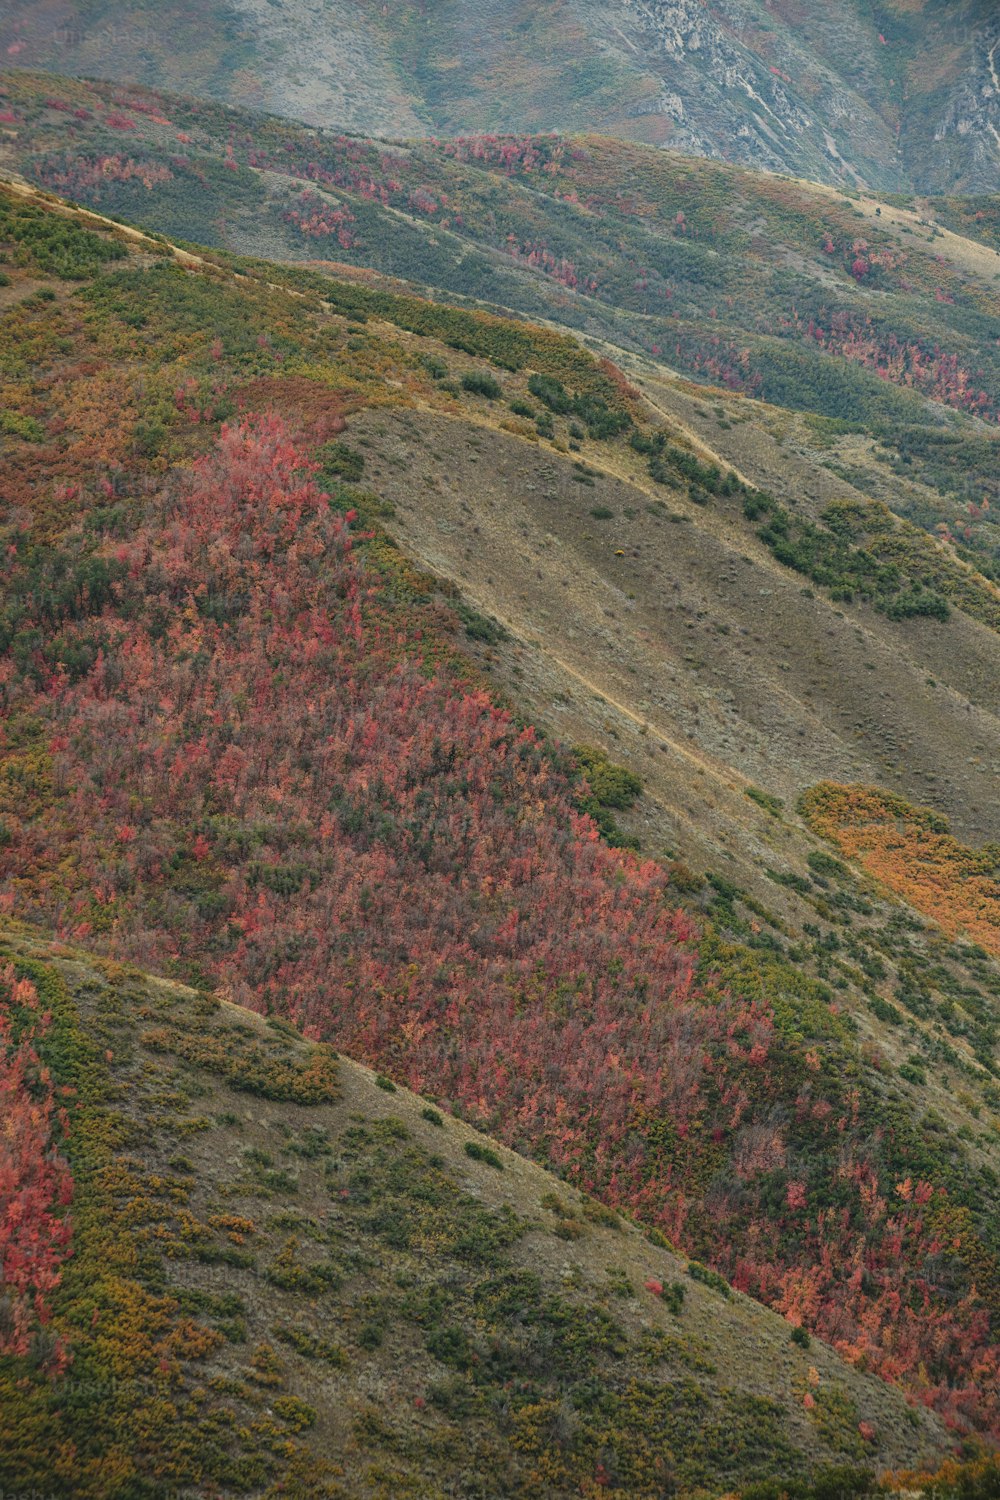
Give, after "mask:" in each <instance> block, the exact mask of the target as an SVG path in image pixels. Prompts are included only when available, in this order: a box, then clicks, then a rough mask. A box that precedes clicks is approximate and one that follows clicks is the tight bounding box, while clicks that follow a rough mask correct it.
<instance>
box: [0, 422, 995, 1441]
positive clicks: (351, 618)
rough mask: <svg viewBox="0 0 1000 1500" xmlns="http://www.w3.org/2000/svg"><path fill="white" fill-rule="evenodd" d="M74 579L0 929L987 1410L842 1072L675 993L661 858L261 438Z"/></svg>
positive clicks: (958, 1414) (47, 631)
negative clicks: (127, 962)
mask: <svg viewBox="0 0 1000 1500" xmlns="http://www.w3.org/2000/svg"><path fill="white" fill-rule="evenodd" d="M81 537H82V532H81ZM80 545H81V547H82V545H83V543H82V541H81V543H80ZM25 557H26V558H28V557H30V553H28V552H26V553H25ZM100 561H101V563H102V565H103V567H104V569H105V572H104V573H103V574H98V573H96V572H95V571H94V570H93V568H91V569H90V571H89V572H86V573H85V574H84V575H83V580H84V581H83V582H81V585H80V590H79V593H78V595H77V596H75V599H74V601H73V602H72V604H71V606H70V607H69V608H68V609H67V611H66V613H65V614H64V616H63V617H61V618H60V619H58V620H53V619H52V618H51V616H50V615H48V614H45V613H44V612H42V613H40V614H39V616H38V618H37V620H36V622H35V624H36V626H37V637H36V636H30V635H29V636H28V637H27V638H28V639H29V640H31V641H34V642H35V644H34V645H32V646H31V648H30V650H29V652H28V655H27V657H26V658H25V659H24V661H23V663H22V666H21V669H20V670H19V669H18V667H17V665H16V663H15V661H14V660H13V659H12V658H8V659H7V660H6V661H5V662H4V664H3V667H2V669H0V672H2V677H0V691H2V693H3V703H4V708H5V711H6V714H7V715H8V716H9V717H10V718H11V720H14V719H19V720H20V721H21V722H30V723H31V724H32V725H33V726H34V728H33V731H32V734H33V738H32V739H31V741H30V745H31V747H32V748H31V749H30V750H25V749H24V748H23V745H22V742H21V741H14V740H13V739H12V740H11V741H10V742H9V743H7V744H6V745H4V746H3V747H2V748H3V749H4V751H5V753H6V754H7V755H8V756H9V757H10V758H11V759H10V765H11V766H12V767H13V771H12V772H11V773H10V774H11V775H12V776H13V780H12V781H10V782H9V784H10V785H12V786H17V787H18V793H17V806H16V807H14V806H11V807H9V808H8V809H6V810H7V811H8V812H9V813H11V814H13V816H12V817H9V819H8V823H9V824H10V825H11V826H12V827H13V837H12V839H11V840H10V842H9V844H8V845H7V846H6V847H4V848H0V882H2V884H0V899H3V900H5V901H6V904H7V907H8V909H13V910H15V911H16V912H17V913H18V915H21V916H24V917H26V918H34V919H35V920H39V921H42V922H44V923H46V924H47V925H49V926H52V927H55V928H56V929H57V930H58V931H59V932H60V933H61V934H63V935H66V936H72V937H74V938H76V939H78V940H79V939H81V938H89V939H91V940H93V941H95V942H100V943H104V944H106V945H108V946H110V947H111V948H113V949H114V951H115V952H117V953H118V954H120V955H122V956H124V957H128V958H131V959H133V960H135V961H136V962H138V963H140V964H142V965H143V966H145V967H147V968H150V969H153V970H167V971H169V972H174V973H185V972H187V973H189V974H190V973H191V972H192V971H195V972H197V973H198V974H199V975H200V976H201V977H203V978H204V979H205V980H207V981H208V982H210V983H212V984H214V985H217V986H219V987H221V988H223V989H225V990H226V991H228V993H229V994H230V995H231V996H232V997H233V998H235V999H236V1000H238V1001H239V1002H241V1003H242V1004H244V1005H247V1006H249V1007H251V1008H253V1009H257V1010H265V1011H273V1012H276V1013H279V1014H281V1015H285V1016H288V1017H290V1018H291V1019H293V1020H294V1021H296V1022H297V1023H298V1024H299V1025H301V1026H302V1027H304V1028H305V1029H306V1030H307V1032H308V1033H309V1034H310V1035H319V1036H323V1037H328V1038H329V1039H331V1040H332V1041H333V1042H334V1043H335V1044H336V1045H337V1046H339V1047H340V1048H342V1049H343V1050H344V1051H345V1052H348V1053H351V1054H353V1055H355V1056H357V1057H359V1058H361V1059H363V1060H365V1061H367V1062H369V1063H372V1064H375V1065H376V1066H378V1067H379V1068H380V1069H382V1070H387V1071H391V1072H394V1073H395V1074H396V1076H398V1077H399V1078H401V1079H403V1080H405V1081H406V1082H407V1083H408V1084H409V1085H410V1086H411V1087H414V1088H416V1089H418V1090H420V1091H422V1092H424V1093H428V1094H431V1095H433V1096H434V1097H436V1098H438V1099H442V1100H445V1101H448V1102H450V1103H451V1104H452V1105H453V1106H454V1107H455V1108H457V1109H459V1110H461V1111H462V1112H464V1113H466V1114H468V1115H470V1116H472V1117H474V1118H475V1119H476V1120H477V1122H479V1123H480V1124H482V1125H484V1126H486V1127H488V1128H489V1129H491V1130H492V1131H494V1132H495V1133H496V1134H497V1135H498V1136H500V1137H501V1138H502V1139H504V1140H505V1141H507V1142H509V1143H510V1144H513V1145H515V1146H518V1147H520V1148H521V1149H522V1150H524V1151H526V1152H528V1153H530V1154H533V1155H538V1156H540V1157H542V1158H544V1159H545V1160H547V1161H549V1162H551V1163H552V1164H554V1165H555V1166H556V1167H557V1168H559V1169H560V1170H562V1171H564V1172H565V1174H566V1175H567V1176H568V1177H569V1178H570V1179H572V1180H573V1181H575V1182H577V1183H578V1184H579V1185H580V1186H582V1187H584V1188H587V1189H589V1190H591V1191H594V1192H597V1193H598V1194H600V1195H601V1196H603V1197H604V1198H605V1199H607V1200H608V1201H609V1202H611V1203H613V1204H618V1205H622V1206H625V1207H628V1208H629V1209H630V1210H631V1211H632V1212H634V1213H635V1214H637V1215H638V1216H640V1217H641V1218H643V1219H645V1220H646V1221H647V1222H650V1223H654V1224H658V1225H660V1226H661V1227H662V1228H663V1229H664V1230H665V1232H666V1233H667V1234H668V1235H669V1237H670V1238H671V1240H672V1241H674V1242H675V1243H677V1244H679V1245H681V1246H683V1247H684V1248H685V1249H687V1250H688V1251H689V1253H695V1254H698V1255H699V1257H700V1258H703V1259H710V1260H711V1261H712V1263H713V1265H714V1266H716V1268H717V1269H719V1270H721V1271H723V1272H724V1273H725V1274H726V1275H728V1276H729V1277H730V1279H732V1280H733V1281H734V1283H735V1284H736V1285H737V1286H738V1287H740V1288H741V1289H743V1290H747V1291H749V1292H751V1293H753V1294H754V1295H756V1296H758V1297H760V1298H762V1299H763V1300H765V1301H767V1302H769V1303H770V1304H772V1305H773V1306H775V1307H777V1308H779V1309H780V1310H781V1311H782V1312H784V1313H785V1314H786V1316H788V1317H789V1318H790V1319H791V1320H792V1321H794V1322H802V1323H805V1324H807V1325H808V1326H810V1327H813V1328H815V1329H816V1330H817V1331H818V1332H820V1333H821V1335H822V1336H823V1337H825V1338H828V1339H829V1340H830V1341H831V1342H833V1343H835V1344H836V1345H837V1347H838V1348H840V1349H841V1350H842V1351H843V1353H844V1354H845V1355H846V1357H847V1358H849V1359H853V1360H856V1361H859V1362H861V1361H863V1362H865V1363H866V1364H867V1366H868V1367H869V1368H871V1369H873V1370H877V1371H878V1372H879V1373H881V1374H883V1375H884V1376H886V1378H892V1379H899V1380H901V1381H902V1382H904V1383H905V1384H907V1385H909V1386H910V1388H912V1389H914V1390H916V1391H918V1392H919V1393H920V1395H921V1396H922V1398H923V1399H926V1400H928V1401H931V1402H933V1403H934V1404H935V1405H936V1406H937V1407H938V1408H939V1409H941V1410H942V1411H943V1412H945V1414H946V1415H947V1417H948V1418H949V1420H952V1421H954V1422H955V1423H956V1424H957V1425H977V1426H979V1427H981V1428H982V1427H987V1426H988V1425H989V1424H990V1422H991V1420H993V1419H994V1418H995V1413H996V1409H997V1389H996V1388H997V1371H998V1365H1000V1361H998V1355H997V1350H996V1349H995V1347H993V1346H992V1345H991V1343H990V1331H989V1318H988V1314H987V1312H986V1310H985V1308H984V1306H983V1305H982V1303H981V1302H980V1301H979V1300H978V1299H977V1298H976V1296H975V1295H974V1293H972V1292H971V1291H967V1292H966V1293H963V1294H961V1295H954V1286H955V1276H956V1274H957V1272H956V1269H955V1266H954V1265H953V1264H952V1262H951V1261H950V1259H949V1256H948V1253H947V1251H946V1249H943V1242H942V1238H941V1233H940V1231H939V1229H938V1227H937V1218H936V1216H935V1215H936V1214H937V1212H938V1210H939V1208H940V1206H941V1204H942V1202H943V1198H942V1195H941V1194H940V1193H936V1194H934V1197H933V1199H931V1198H928V1197H927V1196H925V1194H924V1193H923V1191H920V1192H919V1193H916V1194H914V1193H912V1192H911V1195H910V1197H909V1198H907V1197H905V1196H904V1195H902V1194H900V1195H898V1197H896V1196H893V1193H892V1189H891V1188H889V1189H887V1188H886V1186H885V1185H884V1183H883V1182H882V1177H881V1176H880V1170H881V1169H880V1167H879V1163H878V1151H879V1142H878V1141H877V1140H872V1139H871V1138H870V1132H869V1130H868V1129H867V1122H866V1121H865V1120H864V1119H863V1118H862V1114H861V1108H860V1100H859V1096H858V1095H857V1094H856V1093H855V1092H854V1088H853V1085H852V1083H851V1082H850V1080H846V1081H845V1080H844V1079H842V1078H841V1077H840V1076H839V1075H838V1074H837V1073H836V1071H835V1070H833V1069H831V1068H824V1067H823V1064H822V1057H821V1054H820V1052H819V1051H817V1047H816V1046H811V1047H809V1048H808V1049H806V1048H805V1047H801V1048H799V1049H798V1050H796V1048H795V1046H793V1044H792V1043H791V1042H789V1041H788V1040H787V1038H786V1039H783V1040H782V1043H781V1046H780V1047H776V1046H775V1045H774V1025H775V1023H774V1018H773V1016H772V1013H771V1010H770V1007H769V1005H768V1004H767V1003H766V1002H764V1001H753V1002H751V1001H748V1000H744V999H742V998H740V997H739V996H735V995H731V994H728V993H726V992H724V991H720V990H719V989H718V987H717V986H716V985H715V984H714V983H713V982H712V981H711V980H710V979H709V980H707V981H706V982H705V984H704V985H699V984H698V983H696V979H695V967H696V962H697V946H696V945H697V938H698V933H697V931H696V929H695V928H694V926H693V924H692V922H691V921H690V920H689V919H688V918H687V917H686V916H685V915H684V914H683V913H681V912H680V911H678V910H677V909H676V908H675V906H674V905H673V903H672V900H671V890H670V886H669V881H668V877H667V876H666V874H665V873H664V871H663V870H662V869H661V868H660V867H659V866H657V865H655V864H654V863H652V862H650V861H644V860H642V859H641V858H639V857H637V856H634V855H631V854H628V853H623V852H621V851H616V850H612V849H610V848H608V847H607V846H606V845H604V844H603V843H602V842H601V840H600V839H599V837H598V835H597V831H596V829H595V827H594V825H593V824H592V823H591V821H590V820H589V819H588V818H586V817H584V816H581V815H580V814H579V813H578V812H576V811H575V808H574V803H573V796H572V788H571V786H570V784H569V782H568V781H567V778H566V775H565V774H564V772H563V770H562V769H561V768H560V765H559V764H558V762H557V761H556V760H555V758H554V757H553V755H552V753H551V751H550V750H549V749H548V748H547V747H546V746H545V745H544V744H543V743H542V742H541V741H540V740H539V739H538V737H537V736H536V734H535V733H534V731H533V730H531V729H529V728H522V727H519V726H518V725H517V724H516V723H515V722H514V721H513V720H512V719H511V717H510V716H509V715H508V714H507V713H505V712H504V711H503V710H502V709H500V708H498V707H497V706H496V705H495V704H494V703H493V702H492V701H491V699H490V698H489V697H488V696H487V695H486V694H485V693H483V692H480V691H475V690H471V689H469V688H468V687H467V686H463V685H462V682H461V681H460V680H459V679H458V678H457V677H456V675H455V674H454V672H453V671H452V670H451V669H450V668H449V667H448V666H447V664H446V663H445V664H442V663H441V662H440V650H439V648H438V647H437V646H436V645H435V639H434V637H433V634H426V632H427V631H428V627H429V626H430V625H431V624H432V616H431V615H429V614H427V613H424V614H416V615H407V614H406V613H405V611H404V609H403V607H402V606H398V605H396V604H395V603H394V602H393V600H392V597H391V591H390V592H389V593H388V594H387V592H386V591H385V590H384V589H383V588H381V587H380V582H379V578H378V576H377V575H376V574H375V573H373V572H372V571H370V570H369V569H367V568H366V567H365V566H364V564H363V562H362V561H361V560H360V558H359V554H358V553H357V552H356V551H355V538H353V537H352V535H351V523H350V518H349V517H341V516H340V515H339V514H338V513H337V512H336V511H335V509H334V508H333V507H332V506H331V504H330V502H329V499H328V497H327V496H326V495H324V494H323V493H322V492H321V491H320V490H319V488H318V486H317V484H316V482H315V478H314V469H313V466H312V465H310V464H309V463H308V462H307V461H306V460H305V459H304V458H303V457H302V455H301V454H300V453H299V452H298V451H297V450H296V448H295V446H294V444H293V443H292V442H291V440H290V437H289V434H288V432H287V430H286V429H285V427H284V426H283V425H282V424H281V422H279V421H278V420H277V419H275V418H264V419H258V420H256V421H248V422H246V423H243V424H241V425H240V426H238V427H232V428H230V429H224V430H223V434H222V437H221V440H220V442H219V444H218V447H217V449H216V450H215V451H213V452H212V453H211V454H209V455H208V456H207V457H206V458H204V459H202V460H200V461H199V462H198V464H197V465H196V466H195V470H194V473H193V474H192V476H191V477H190V479H189V480H188V481H187V482H185V483H183V484H182V485H180V486H174V487H172V488H171V487H170V486H167V488H166V490H165V492H164V493H162V494H160V495H159V496H157V497H156V498H155V499H154V500H153V501H152V502H151V504H150V506H149V508H148V510H147V512H146V514H145V517H144V518H143V519H141V520H140V521H138V522H137V523H136V524H135V526H134V527H133V528H132V529H131V531H130V533H129V535H128V537H127V539H125V540H109V541H108V542H107V543H105V544H104V545H103V548H102V552H101V557H100ZM25 566H27V563H25ZM14 571H15V572H16V567H15V569H14ZM102 579H103V582H101V580H102ZM98 584H100V587H98ZM38 597H39V598H44V597H48V596H47V595H45V591H44V590H41V591H39V592H38ZM46 608H47V606H46ZM436 661H437V662H438V664H437V665H435V662H436ZM32 757H33V758H32ZM24 788H28V791H27V792H26V791H25V790H24ZM32 788H35V790H34V791H32V790H31V789H32ZM39 788H40V790H38V789H39ZM185 965H186V966H187V968H186V969H185ZM790 1146H791V1147H792V1148H793V1150H790ZM805 1163H820V1164H822V1165H821V1166H818V1167H817V1166H815V1165H810V1166H808V1167H807V1166H806V1165H805ZM807 1173H808V1174H809V1176H808V1182H809V1186H808V1190H806V1186H805V1177H806V1174H807ZM900 1175H902V1174H900V1173H899V1172H897V1173H896V1174H895V1175H894V1176H892V1177H891V1178H889V1179H888V1181H889V1182H891V1183H894V1182H895V1181H896V1180H897V1178H898V1177H899V1176H900ZM882 1176H884V1172H883V1173H882ZM706 1184H709V1185H710V1187H709V1189H708V1190H706ZM911 1187H912V1184H911ZM931 1191H933V1190H931ZM890 1204H891V1206H890Z"/></svg>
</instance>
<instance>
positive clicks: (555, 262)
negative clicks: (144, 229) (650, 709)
mask: <svg viewBox="0 0 1000 1500" xmlns="http://www.w3.org/2000/svg"><path fill="white" fill-rule="evenodd" d="M6 87H7V97H8V99H9V102H10V106H11V107H10V110H9V111H8V113H10V114H11V115H12V117H13V123H12V124H11V125H10V130H9V139H8V144H7V146H6V147H5V148H4V150H5V154H6V157H7V159H8V160H9V161H10V162H11V163H12V164H13V165H15V166H16V167H17V169H18V170H19V171H20V172H21V173H23V174H24V175H25V176H26V177H28V178H29V179H30V180H32V181H34V182H36V183H39V184H40V185H42V186H44V187H45V188H47V189H50V190H53V191H55V192H57V193H60V194H66V195H69V196H71V197H73V198H75V199H78V200H79V201H82V202H85V203H87V204H89V205H91V206H93V207H95V208H97V209H99V210H100V211H102V212H105V213H111V214H114V215H119V216H123V217H125V218H128V219H131V220H134V221H138V222H141V223H145V224H148V225H149V226H150V227H151V228H153V229H158V230H160V231H161V232H164V233H167V234H169V235H171V236H180V237H182V238H185V239H192V238H194V239H198V240H201V241H204V242H206V243H210V244H215V245H218V246H220V247H225V248H229V249H235V250H238V251H241V252H243V253H250V254H255V255H263V256H266V257H268V258H271V259H282V260H289V261H303V260H306V261H309V260H316V261H318V262H319V263H320V264H321V265H322V263H323V262H333V263H335V264H338V265H342V264H344V263H345V262H346V263H348V264H353V265H354V266H356V267H358V268H359V269H365V270H370V271H376V272H379V273H382V274H384V275H390V276H393V277H401V278H406V279H408V280H409V281H411V282H414V283H415V284H416V285H417V286H418V287H421V288H424V289H427V288H429V289H431V290H432V292H433V294H434V295H435V296H437V297H441V296H444V297H447V298H451V299H455V300H459V301H467V300H468V299H478V300H479V301H485V302H486V303H487V304H492V305H500V306H503V307H506V308H508V309H510V310H512V311H513V312H515V313H517V314H520V315H526V316H528V317H532V318H544V319H547V320H549V321H551V322H552V323H554V324H556V325H559V326H563V327H570V328H573V329H576V330H578V331H579V332H580V333H581V334H583V335H584V336H586V337H589V338H591V339H592V340H593V341H594V345H593V347H595V348H602V347H603V348H606V349H607V350H608V352H609V353H610V354H611V356H612V358H615V359H617V360H619V361H620V360H622V359H631V360H634V361H635V362H636V363H635V368H636V369H637V370H639V371H643V370H645V371H646V372H647V373H652V374H654V375H655V373H656V366H658V365H662V364H663V363H664V362H666V363H667V364H668V365H669V366H671V367H672V368H673V369H675V370H678V371H681V372H684V373H686V374H688V375H691V376H693V377H694V378H695V379H698V380H700V381H703V382H710V383H713V384H717V385H723V386H725V387H727V388H730V389H734V390H738V391H741V392H744V393H745V394H748V395H751V396H755V397H763V398H764V399H766V400H767V401H769V402H772V403H774V404H776V405H780V406H784V407H790V408H794V409H797V410H800V411H803V412H806V413H810V414H812V416H813V417H814V418H816V419H818V420H817V421H816V422H815V423H814V425H813V426H812V428H811V429H810V428H806V429H803V432H804V435H806V436H807V437H809V436H811V440H812V447H813V449H814V452H815V460H814V462H815V463H817V464H825V465H828V466H829V465H835V466H836V467H837V468H838V469H839V470H840V471H841V472H844V471H847V472H848V473H850V472H851V471H854V472H857V471H859V470H860V472H861V475H862V477H861V479H860V481H859V483H860V488H861V489H862V490H863V491H864V492H865V493H868V494H874V495H876V496H877V497H878V498H880V499H884V500H885V502H886V503H888V504H889V505H890V507H891V508H893V509H894V510H896V511H897V512H898V513H900V514H902V515H904V516H906V517H907V518H909V519H911V520H913V521H914V522H916V523H917V524H918V525H921V526H923V527H925V528H926V529H927V530H930V531H933V532H935V533H936V534H937V535H939V536H941V537H943V538H944V539H945V541H946V542H947V543H948V544H949V545H952V546H955V547H957V548H958V549H959V551H960V553H961V555H964V556H966V557H967V558H968V559H969V560H970V561H972V562H973V563H974V564H975V566H976V567H977V568H979V569H980V570H982V571H985V572H986V573H987V574H990V575H991V576H993V577H997V576H1000V531H998V529H997V521H996V516H997V515H1000V490H998V487H997V481H996V475H997V462H996V457H997V441H998V438H997V424H998V419H1000V363H998V356H997V350H998V349H1000V343H998V338H1000V306H998V296H997V278H998V276H1000V257H998V255H997V253H996V250H995V248H993V247H992V246H990V245H989V243H988V242H987V243H986V244H984V243H982V239H983V238H986V239H987V241H988V233H989V223H990V221H989V217H988V215H987V214H986V213H984V212H983V211H982V210H980V209H979V208H976V207H975V204H976V203H977V202H978V201H979V200H972V201H971V202H970V203H969V204H968V205H966V206H965V207H964V208H962V206H961V205H956V203H955V202H954V201H951V202H949V203H947V204H942V205H938V206H934V205H927V204H919V203H916V202H914V201H912V200H902V199H894V200H893V201H892V202H891V203H890V202H889V201H881V202H880V201H878V200H875V199H873V198H870V197H867V196H862V195H855V196H852V197H850V198H845V197H843V196H842V195H840V194H837V193H834V192H833V191H831V190H829V189H824V188H822V187H817V186H814V185H810V184H807V183H802V182H789V181H785V180H777V179H774V178H771V177H767V176H762V175H759V174H752V173H748V172H745V171H741V170H736V169H733V168H729V167H722V166H717V165H713V164H707V163H698V162H697V161H694V160H692V159H691V158H681V157H678V156H675V155H673V154H672V153H666V152H657V151H653V150H651V149H649V148H648V147H636V146H632V145H628V144H626V143H622V142H616V141H611V140H607V139H603V140H602V139H599V138H596V137H589V138H584V139H566V138H554V137H534V138H528V137H516V138H494V137H476V138H472V139H465V140H458V141H452V142H445V143H429V144H414V143H409V144H401V143H397V144H389V143H386V142H377V141H362V140H358V139H355V138H348V137H344V136H340V137H337V136H334V135H329V134H324V135H317V134H315V133H312V132H307V131H303V130H301V129H296V128H295V127H293V126H290V125H288V123H287V122H283V121H276V120H263V121H262V120H256V119H254V118H252V117H249V116H247V115H239V114H234V113H230V112H226V111H223V110H218V109H213V108H211V107H208V106H204V105H198V104H192V102H191V101H185V100H179V99H169V98H165V97H163V96H161V95H153V94H133V95H131V96H129V98H124V97H123V96H122V95H121V93H120V92H119V91H115V90H111V89H108V88H107V87H101V86H97V85H77V84H73V83H71V82H70V83H65V82H64V83H63V84H60V82H59V81H58V80H54V79H51V78H45V77H38V76H32V75H28V74H17V75H10V76H9V78H8V80H7V84H6ZM60 89H61V92H60ZM53 90H55V91H56V92H55V93H53ZM129 108H131V112H130V113H129V112H126V111H127V110H128V109H129ZM81 114H82V115H83V116H84V118H78V116H80V115H81ZM178 137H181V138H182V139H181V140H180V141H179V140H178ZM179 147H182V148H183V151H182V154H178V150H179ZM939 211H940V217H941V219H942V221H943V224H941V223H938V221H937V219H936V218H935V217H933V215H934V214H935V213H938V212H939ZM943 225H949V226H953V227H951V228H945V227H943ZM956 230H960V231H961V232H955V231H956ZM971 234H976V235H978V236H979V238H977V239H973V238H970V235H971ZM822 419H825V420H822ZM858 435H861V437H862V438H863V440H864V446H863V449H862V451H861V452H860V453H859V451H858V450H859V447H861V445H859V443H858V441H857V436H858ZM984 501H985V502H986V504H984V503H983V502H984Z"/></svg>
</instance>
